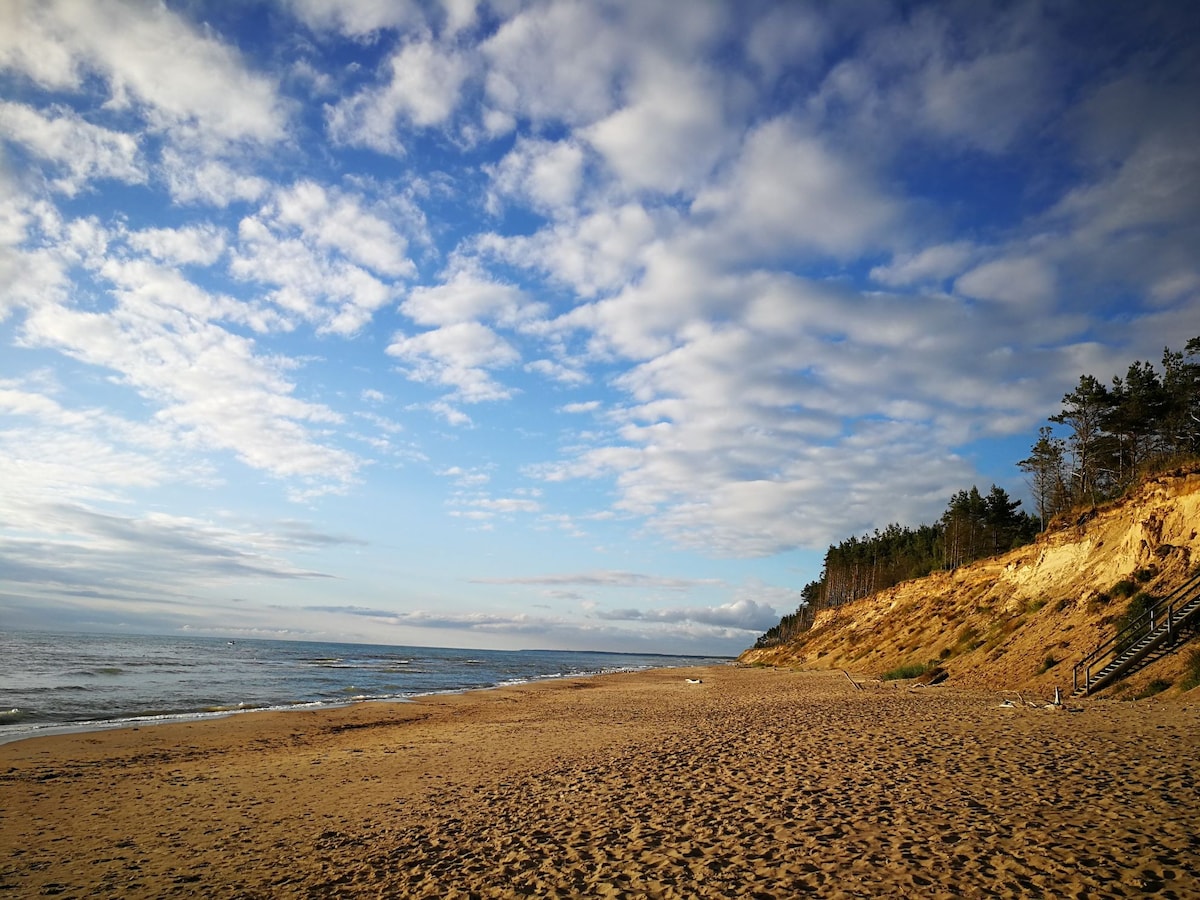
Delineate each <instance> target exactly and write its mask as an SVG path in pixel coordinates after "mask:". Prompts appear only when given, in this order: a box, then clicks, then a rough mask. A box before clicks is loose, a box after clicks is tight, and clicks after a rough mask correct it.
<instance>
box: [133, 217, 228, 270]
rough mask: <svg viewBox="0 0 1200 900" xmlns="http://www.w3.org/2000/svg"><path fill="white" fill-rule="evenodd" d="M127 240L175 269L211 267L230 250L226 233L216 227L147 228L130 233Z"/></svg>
mask: <svg viewBox="0 0 1200 900" xmlns="http://www.w3.org/2000/svg"><path fill="white" fill-rule="evenodd" d="M125 239H126V240H127V241H128V242H129V245H130V246H131V247H134V248H136V249H138V250H141V251H143V252H145V253H148V254H150V256H152V257H154V258H155V259H157V260H158V261H160V262H164V263H167V264H174V265H198V266H211V265H213V264H214V263H215V262H216V261H217V260H218V259H220V258H221V255H222V254H223V253H224V252H225V247H226V235H225V232H224V231H222V230H221V229H219V228H217V227H215V226H213V225H191V226H186V227H184V228H145V229H142V230H141V231H134V232H130V233H129V234H128V235H126V238H125Z"/></svg>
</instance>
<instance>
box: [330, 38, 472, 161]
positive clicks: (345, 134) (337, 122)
mask: <svg viewBox="0 0 1200 900" xmlns="http://www.w3.org/2000/svg"><path fill="white" fill-rule="evenodd" d="M388 66H389V68H390V69H391V72H390V80H389V81H388V83H387V84H385V85H382V86H378V87H369V88H365V89H363V90H362V91H361V92H359V93H358V94H355V95H353V96H351V97H347V98H346V99H344V100H341V101H339V102H338V103H337V104H336V105H334V106H332V107H329V108H328V109H327V118H328V123H329V130H330V134H331V135H332V136H333V138H334V139H335V140H337V141H340V142H342V143H346V144H352V145H358V146H363V147H369V148H371V149H373V150H377V151H379V152H380V153H389V154H395V155H399V154H402V153H403V152H404V144H403V141H401V140H400V137H399V136H398V134H397V132H398V130H399V128H400V125H401V123H411V124H412V125H414V126H416V127H418V128H428V127H430V126H433V125H440V124H442V123H444V122H445V121H446V120H447V119H448V118H449V117H450V116H451V114H452V113H453V112H454V109H455V107H457V105H458V102H459V95H460V91H461V89H462V85H463V82H464V81H465V80H466V79H467V76H468V75H469V74H470V67H469V64H468V63H467V61H466V58H465V57H463V56H462V55H460V54H459V53H457V52H456V51H453V50H448V49H446V48H443V47H440V46H438V45H436V44H432V43H413V44H408V45H407V46H405V47H404V48H403V49H402V50H400V52H399V53H397V54H395V55H394V56H393V57H392V58H391V59H390V61H389V63H388Z"/></svg>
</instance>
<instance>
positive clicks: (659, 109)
mask: <svg viewBox="0 0 1200 900" xmlns="http://www.w3.org/2000/svg"><path fill="white" fill-rule="evenodd" d="M725 80H728V77H726V79H722V78H719V77H718V76H717V74H716V73H715V72H711V71H707V70H705V69H702V68H700V67H697V66H694V65H693V66H687V67H684V66H679V65H673V64H668V63H665V62H663V61H661V60H647V61H645V62H643V63H642V65H641V66H640V68H639V71H638V73H637V75H636V76H635V78H634V83H633V85H632V86H631V87H630V88H629V89H628V93H629V95H630V103H629V104H628V105H626V106H624V107H622V108H621V109H618V110H617V111H615V112H613V113H612V114H611V115H609V116H608V117H606V118H605V119H603V120H601V121H599V122H596V123H595V124H594V125H591V126H589V127H588V128H586V129H583V130H582V131H581V132H580V134H581V135H582V136H583V137H584V138H585V139H586V140H587V141H588V142H589V143H591V145H592V146H593V147H595V148H596V149H597V150H598V151H599V152H600V154H601V156H603V158H604V159H605V160H606V161H607V163H608V165H609V166H610V167H611V169H612V170H613V172H615V173H616V175H617V176H618V178H619V179H620V182H621V185H622V186H623V187H624V188H626V189H627V190H632V191H639V190H652V191H659V192H662V193H665V194H672V193H676V192H679V191H684V190H685V189H694V188H695V187H696V186H697V185H699V184H700V183H701V180H702V179H703V178H704V177H705V176H706V175H707V174H708V173H709V171H710V170H711V169H712V167H713V166H714V165H715V164H716V162H717V160H719V159H720V158H721V157H722V155H723V154H724V153H725V151H726V150H727V149H728V147H729V145H730V143H731V141H732V133H731V131H730V130H729V129H727V128H726V127H725V116H724V109H723V106H724V96H723V94H724V91H725V90H726V87H725V84H724V83H723V81H725Z"/></svg>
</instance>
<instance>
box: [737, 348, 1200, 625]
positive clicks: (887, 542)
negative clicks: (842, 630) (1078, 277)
mask: <svg viewBox="0 0 1200 900" xmlns="http://www.w3.org/2000/svg"><path fill="white" fill-rule="evenodd" d="M1162 366H1163V371H1162V372H1161V373H1160V372H1159V371H1158V370H1157V369H1155V367H1154V366H1153V365H1152V364H1151V363H1148V362H1141V361H1138V362H1134V363H1133V364H1132V365H1130V366H1129V369H1128V370H1127V372H1126V374H1125V376H1124V377H1123V378H1122V377H1121V376H1116V377H1114V378H1113V379H1112V386H1111V387H1108V386H1106V385H1104V384H1103V383H1102V382H1100V381H1099V380H1098V379H1096V378H1095V377H1093V376H1091V375H1083V376H1081V377H1080V379H1079V384H1078V385H1077V386H1076V387H1075V389H1074V390H1072V391H1070V392H1069V393H1067V394H1066V395H1065V396H1064V397H1063V401H1062V402H1063V408H1062V411H1061V412H1059V413H1058V414H1057V415H1054V416H1051V417H1050V419H1049V421H1050V422H1051V423H1054V425H1059V426H1062V427H1063V428H1064V429H1065V432H1066V433H1065V434H1063V435H1061V436H1060V435H1058V434H1056V432H1055V430H1054V428H1053V426H1051V425H1046V426H1044V427H1042V428H1041V429H1039V431H1038V439H1037V441H1036V442H1035V443H1034V445H1033V448H1032V450H1031V451H1030V455H1029V457H1028V458H1027V459H1024V460H1021V461H1020V462H1019V463H1017V465H1018V467H1019V468H1020V469H1021V470H1022V471H1023V472H1025V473H1026V476H1027V482H1028V485H1029V489H1030V492H1031V494H1032V498H1033V501H1034V503H1035V504H1036V506H1037V514H1036V515H1034V514H1030V513H1027V512H1024V511H1022V510H1021V509H1020V506H1021V501H1020V500H1014V499H1012V498H1011V497H1009V495H1008V493H1007V492H1006V491H1005V490H1004V489H1003V488H1001V487H999V486H997V485H994V484H993V485H992V486H991V489H990V490H989V491H988V492H987V493H986V494H981V493H980V491H979V489H978V487H972V488H971V489H970V490H969V491H959V492H958V493H956V494H954V496H952V497H951V498H950V502H949V504H948V505H947V507H946V511H945V512H944V513H943V514H942V516H941V518H940V519H939V520H938V521H937V522H935V523H933V524H931V525H919V526H917V527H916V528H910V527H908V526H903V525H899V524H892V525H888V526H887V527H886V528H885V529H883V530H882V531H880V530H879V529H875V531H874V532H873V533H871V534H864V535H863V536H862V537H851V538H848V539H847V540H844V541H842V542H841V543H839V544H835V545H830V547H829V549H828V550H827V551H826V553H825V560H824V564H823V566H822V569H821V577H820V578H818V579H817V580H816V581H813V582H810V583H809V584H807V585H805V586H804V588H803V590H802V591H801V592H800V605H799V607H798V608H797V609H796V611H795V612H794V613H789V614H787V615H785V616H784V617H783V618H782V619H781V620H780V622H779V624H778V625H776V626H774V627H772V628H771V629H769V630H768V631H767V632H766V633H765V634H763V635H762V636H761V637H759V639H758V641H757V642H756V643H755V647H760V648H761V647H771V646H774V645H776V644H781V643H786V642H787V641H788V640H790V639H791V638H792V637H795V636H796V635H798V634H800V633H802V632H804V631H806V630H808V629H809V628H811V627H812V623H813V619H814V618H815V617H816V614H817V612H818V611H820V610H822V609H826V608H828V607H833V606H840V605H841V604H843V603H849V602H851V601H853V600H859V599H861V598H863V597H868V596H870V595H871V594H874V593H876V592H877V591H881V590H885V589H886V588H889V587H892V586H894V585H896V584H899V583H900V582H902V581H907V580H909V579H912V578H921V577H923V576H925V575H928V574H930V573H931V572H933V571H935V570H939V569H941V570H945V569H955V568H957V567H959V566H962V565H966V564H967V563H970V562H974V561H975V560H978V559H983V558H985V557H988V556H994V555H996V554H998V553H1002V552H1004V551H1006V550H1010V549H1012V548H1014V547H1019V546H1021V545H1023V544H1027V543H1029V542H1031V541H1032V540H1033V539H1034V538H1035V537H1036V536H1037V534H1038V533H1039V532H1040V531H1044V530H1045V529H1046V527H1047V526H1048V525H1049V524H1050V522H1051V520H1052V519H1053V518H1054V517H1055V516H1056V515H1059V514H1061V513H1065V512H1068V511H1070V510H1072V509H1076V508H1078V507H1079V506H1081V505H1090V506H1094V505H1095V504H1097V503H1099V502H1101V501H1102V500H1107V499H1111V498H1113V497H1114V496H1117V495H1119V494H1120V493H1121V492H1122V491H1124V490H1125V489H1126V488H1128V487H1129V486H1130V485H1131V484H1133V483H1134V482H1135V481H1137V480H1138V479H1140V478H1142V477H1144V476H1145V475H1146V474H1148V473H1149V472H1151V471H1154V470H1156V469H1158V468H1161V467H1164V466H1166V465H1171V464H1173V463H1174V462H1176V461H1179V460H1185V459H1192V458H1195V457H1196V456H1197V455H1200V337H1196V338H1193V339H1192V340H1190V341H1188V342H1187V344H1186V346H1185V347H1184V349H1183V350H1182V351H1172V350H1171V349H1170V348H1167V349H1165V350H1164V351H1163V362H1162Z"/></svg>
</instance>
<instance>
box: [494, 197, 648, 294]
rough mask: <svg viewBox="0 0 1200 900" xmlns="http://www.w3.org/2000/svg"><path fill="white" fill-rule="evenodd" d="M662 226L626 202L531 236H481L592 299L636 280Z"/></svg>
mask: <svg viewBox="0 0 1200 900" xmlns="http://www.w3.org/2000/svg"><path fill="white" fill-rule="evenodd" d="M657 231H658V226H657V225H656V223H655V221H654V220H653V219H652V218H651V216H650V214H649V213H648V212H647V211H646V209H645V208H644V207H642V206H641V205H639V204H636V203H626V204H624V205H622V206H619V207H616V208H605V209H601V210H598V211H597V212H595V213H592V214H590V215H586V216H582V217H579V218H575V217H572V218H569V219H566V220H564V221H561V222H557V223H555V224H554V225H551V226H548V227H546V228H543V229H541V230H540V231H538V232H536V233H535V234H533V235H530V236H529V237H521V236H514V237H505V236H501V235H498V234H494V233H493V234H486V235H481V236H480V237H479V238H478V239H477V244H478V246H479V248H480V249H481V250H483V251H485V252H489V253H494V254H496V255H497V256H498V257H500V258H501V259H504V260H506V261H508V262H511V263H515V264H517V265H520V266H523V267H525V268H529V269H535V270H540V271H542V272H544V273H546V274H547V275H549V276H550V277H552V278H553V279H555V280H556V281H558V282H561V283H563V284H566V285H569V286H570V287H571V288H572V290H574V291H575V292H576V293H577V294H579V295H580V296H581V297H592V296H595V295H597V294H600V293H604V292H606V291H609V290H611V289H613V288H616V287H619V286H620V285H622V284H625V283H627V282H628V281H630V280H631V279H633V278H634V277H635V276H636V274H637V272H638V271H639V269H640V268H641V266H642V264H643V262H644V258H645V255H646V254H647V252H648V251H649V250H650V249H651V248H652V247H653V244H654V238H655V236H656V233H657Z"/></svg>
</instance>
